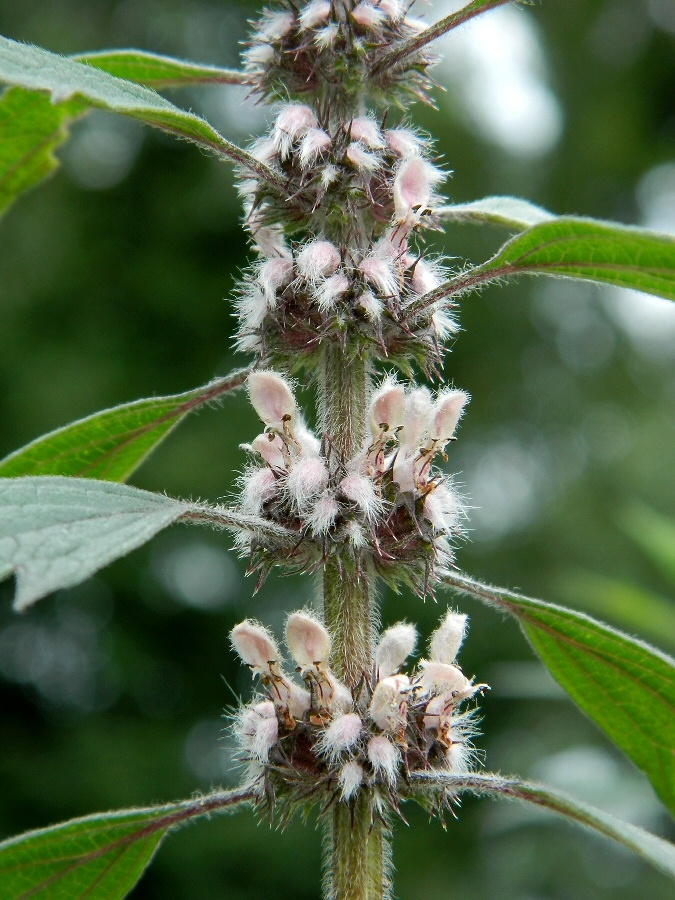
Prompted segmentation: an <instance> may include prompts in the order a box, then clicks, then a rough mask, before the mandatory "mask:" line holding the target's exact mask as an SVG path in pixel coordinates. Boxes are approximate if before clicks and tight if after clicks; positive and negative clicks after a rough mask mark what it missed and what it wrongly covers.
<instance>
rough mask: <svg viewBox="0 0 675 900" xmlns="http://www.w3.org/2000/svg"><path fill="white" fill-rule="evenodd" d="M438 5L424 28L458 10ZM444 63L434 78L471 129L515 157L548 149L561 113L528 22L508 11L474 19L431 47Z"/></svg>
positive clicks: (525, 17)
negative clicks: (457, 102) (456, 100)
mask: <svg viewBox="0 0 675 900" xmlns="http://www.w3.org/2000/svg"><path fill="white" fill-rule="evenodd" d="M464 5H465V4H464V0H462V2H454V0H450V2H448V0H440V2H437V3H435V4H434V6H433V15H431V14H428V15H427V16H426V17H425V18H426V19H427V21H429V22H430V23H431V22H432V21H435V20H437V19H440V18H442V17H443V16H446V15H448V14H449V13H451V12H453V11H455V10H457V9H459V8H460V7H462V6H464ZM437 43H438V44H439V45H440V46H441V47H442V49H443V51H444V58H443V60H442V62H441V63H440V65H439V66H438V68H437V69H436V70H435V77H436V78H437V79H438V80H439V81H440V82H441V83H442V84H445V85H446V86H447V87H449V88H450V90H453V91H458V92H459V94H460V97H461V100H462V104H463V106H464V107H465V111H466V115H467V118H468V119H469V121H470V122H471V123H472V125H473V126H474V127H475V128H477V129H478V131H479V132H480V133H481V134H482V135H483V137H485V138H486V139H487V140H489V141H492V142H493V143H494V144H497V145H498V146H500V147H502V148H503V149H504V150H506V151H507V152H508V153H511V154H513V155H516V156H529V157H538V156H543V155H545V154H546V153H548V152H549V151H550V150H552V149H553V148H554V147H555V145H556V144H557V142H558V140H559V139H560V136H561V134H562V130H563V112H562V108H561V106H560V103H559V102H558V99H557V97H556V96H555V94H554V93H553V91H552V89H551V87H550V86H549V84H548V81H547V71H546V61H545V54H544V51H543V48H542V46H541V42H540V39H539V35H538V33H537V30H536V26H535V24H534V22H533V21H532V17H531V16H528V15H526V14H524V13H523V11H522V10H519V9H517V8H515V7H512V6H504V7H500V8H499V9H496V10H493V11H491V12H489V13H487V14H486V15H484V16H479V17H477V18H476V19H474V20H473V21H471V22H469V23H468V24H467V25H465V26H463V27H462V28H458V29H457V30H455V31H453V32H451V34H450V36H448V38H446V39H442V40H441V41H439V42H437Z"/></svg>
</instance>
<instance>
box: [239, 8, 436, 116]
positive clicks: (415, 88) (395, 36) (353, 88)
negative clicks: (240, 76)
mask: <svg viewBox="0 0 675 900" xmlns="http://www.w3.org/2000/svg"><path fill="white" fill-rule="evenodd" d="M411 6H412V3H410V2H401V0H370V2H368V0H361V2H357V0H311V2H310V3H308V4H307V5H305V6H304V7H303V8H301V9H298V8H297V7H296V6H295V5H294V4H293V3H290V2H284V3H281V4H279V5H278V6H277V7H276V8H275V9H274V10H266V11H265V12H264V14H263V17H262V19H260V20H259V21H258V22H257V27H256V31H255V33H254V35H253V38H252V40H251V42H250V44H249V47H248V49H247V51H246V53H245V65H246V70H247V72H248V74H249V78H250V81H251V83H252V84H254V85H255V87H256V90H257V91H258V92H259V93H260V94H261V95H263V96H264V97H266V98H268V99H280V98H281V99H283V98H286V97H288V96H289V95H290V96H292V97H298V96H303V95H306V94H308V93H311V94H314V95H319V96H322V97H323V98H325V100H326V101H327V102H332V104H334V105H340V104H342V103H345V102H349V101H350V100H352V99H353V97H358V96H360V95H361V94H362V93H363V90H364V88H365V89H366V90H367V91H368V93H370V95H371V96H372V97H373V99H374V100H376V101H382V100H386V101H387V102H388V103H390V102H391V100H392V99H398V100H399V101H401V100H405V99H406V98H410V97H413V98H419V99H423V100H424V99H426V95H427V92H428V90H429V88H430V87H431V85H432V82H431V80H430V79H429V77H428V76H427V74H426V70H427V68H428V67H429V66H430V65H431V64H433V63H434V62H435V61H436V57H435V56H433V55H431V54H430V53H429V52H428V50H424V51H418V52H416V53H414V54H411V55H410V57H408V58H407V59H406V60H405V61H404V63H403V64H399V65H398V66H396V68H395V69H394V71H393V72H385V73H382V74H376V73H375V72H373V66H372V62H373V60H376V59H378V58H379V56H380V55H381V54H383V53H385V52H387V51H389V50H391V49H392V48H394V47H396V46H397V45H398V44H400V43H401V42H402V41H405V40H406V39H408V38H411V37H414V36H415V35H417V34H419V33H420V31H422V30H424V28H425V27H426V25H425V23H424V22H421V21H419V20H418V19H415V18H412V17H411V16H410V15H409V10H410V7H411ZM369 63H370V65H369Z"/></svg>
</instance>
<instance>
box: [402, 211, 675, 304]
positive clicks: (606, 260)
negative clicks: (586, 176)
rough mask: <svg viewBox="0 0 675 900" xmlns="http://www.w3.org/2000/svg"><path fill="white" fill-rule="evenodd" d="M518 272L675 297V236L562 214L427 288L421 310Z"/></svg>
mask: <svg viewBox="0 0 675 900" xmlns="http://www.w3.org/2000/svg"><path fill="white" fill-rule="evenodd" d="M517 275H558V276H561V277H564V278H579V279H581V280H582V281H594V282H599V283H601V284H613V285H616V286H617V287H624V288H632V289H633V290H637V291H644V293H646V294H654V295H655V296H657V297H665V298H666V299H667V300H675V238H674V237H671V236H670V235H667V234H657V233H655V232H651V231H646V230H645V229H643V228H626V227H624V226H623V225H616V224H613V223H611V222H600V221H597V220H595V219H574V218H569V217H560V218H555V219H552V220H551V221H544V222H541V223H540V224H538V225H534V226H532V227H531V228H528V229H527V230H526V231H523V232H522V233H521V234H518V235H516V236H515V237H513V238H511V240H509V241H507V242H506V244H504V245H503V246H502V247H501V249H500V250H498V252H497V253H496V254H495V256H493V257H492V259H489V260H488V261H487V262H485V263H483V264H482V265H480V266H476V267H475V268H473V269H469V270H468V271H467V272H463V273H462V274H461V275H458V276H457V277H456V278H453V279H451V280H450V281H448V282H446V283H445V284H442V285H441V286H440V287H438V288H436V289H435V290H433V291H429V293H428V294H424V295H423V296H422V297H420V298H419V299H418V300H416V301H415V302H414V303H412V304H410V306H409V307H408V309H409V311H410V313H411V314H412V315H417V314H419V313H422V312H424V311H425V310H427V309H429V308H431V307H433V306H434V305H435V304H437V303H438V302H439V301H442V300H444V299H446V298H448V297H453V296H456V295H457V294H461V293H465V292H467V291H471V290H475V289H476V288H478V287H480V286H481V285H483V284H486V283H487V282H489V281H496V280H499V279H502V278H510V277H513V276H517Z"/></svg>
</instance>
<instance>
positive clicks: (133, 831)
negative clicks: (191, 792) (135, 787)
mask: <svg viewBox="0 0 675 900" xmlns="http://www.w3.org/2000/svg"><path fill="white" fill-rule="evenodd" d="M254 799H255V795H254V793H253V792H252V790H251V789H250V788H241V789H239V790H235V791H220V792H216V793H213V794H210V795H208V796H206V797H202V798H199V799H197V800H188V801H185V802H183V803H170V804H167V805H166V806H157V807H151V808H149V809H130V810H124V811H119V812H110V813H102V814H100V815H94V816H87V817H86V818H82V819H74V820H73V821H71V822H65V823H64V824H62V825H55V826H53V827H51V828H41V829H40V830H39V831H31V832H29V833H28V834H24V835H21V836H20V837H16V838H12V839H10V840H8V841H4V842H2V843H0V887H1V891H0V894H1V895H2V896H3V897H6V898H12V900H24V898H28V897H45V898H57V897H63V898H68V900H77V898H84V897H86V898H87V900H117V898H122V897H126V895H127V894H128V893H129V891H130V890H131V889H132V888H133V886H134V885H135V884H136V883H137V882H138V880H139V878H140V877H141V875H142V874H143V871H144V870H145V868H146V866H147V865H148V863H149V862H150V860H151V859H152V857H153V856H154V854H155V851H156V850H157V848H158V847H159V845H160V843H161V842H162V840H163V838H164V837H165V836H166V835H167V834H168V832H169V831H171V830H173V829H175V828H177V827H178V826H180V825H182V824H183V823H185V822H188V821H190V820H192V819H197V818H199V817H202V816H207V815H209V814H211V813H214V812H227V811H232V810H234V809H235V808H236V807H238V806H240V805H241V804H244V803H249V802H251V801H252V800H254Z"/></svg>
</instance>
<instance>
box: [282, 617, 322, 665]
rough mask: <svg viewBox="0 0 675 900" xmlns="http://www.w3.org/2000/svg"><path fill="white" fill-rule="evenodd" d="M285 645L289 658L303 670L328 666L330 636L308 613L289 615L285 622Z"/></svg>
mask: <svg viewBox="0 0 675 900" xmlns="http://www.w3.org/2000/svg"><path fill="white" fill-rule="evenodd" d="M286 643H287V645H288V649H289V650H290V651H291V656H292V657H293V659H294V660H295V661H296V663H297V664H298V665H299V666H301V667H302V668H303V669H306V668H309V667H311V666H315V665H317V664H323V665H327V664H328V657H329V655H330V643H331V642H330V635H329V634H328V632H327V631H326V629H325V628H324V626H323V625H322V624H321V622H319V620H318V619H316V618H315V617H314V616H311V615H310V614H309V613H306V612H294V613H291V615H290V616H289V617H288V620H287V622H286Z"/></svg>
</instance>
